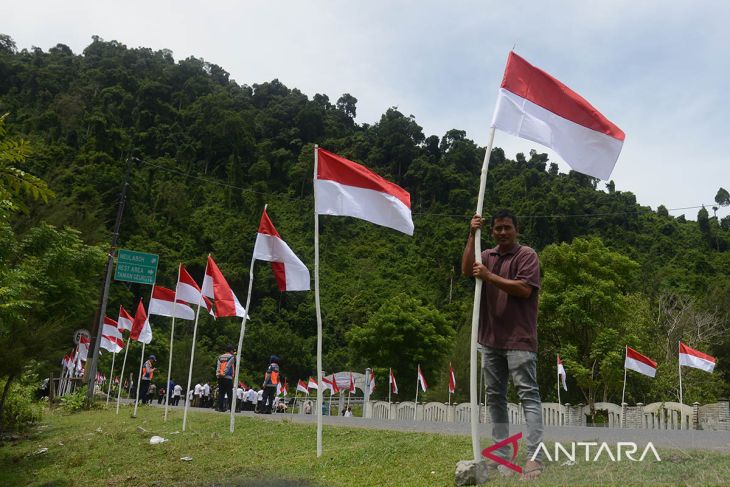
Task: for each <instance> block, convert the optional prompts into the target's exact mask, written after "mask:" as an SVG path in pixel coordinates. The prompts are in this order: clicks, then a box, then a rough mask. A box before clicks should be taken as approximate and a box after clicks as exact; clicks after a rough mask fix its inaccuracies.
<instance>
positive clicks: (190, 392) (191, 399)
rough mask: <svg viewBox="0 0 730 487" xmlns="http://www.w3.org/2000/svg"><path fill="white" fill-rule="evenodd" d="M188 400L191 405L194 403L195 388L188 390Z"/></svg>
mask: <svg viewBox="0 0 730 487" xmlns="http://www.w3.org/2000/svg"><path fill="white" fill-rule="evenodd" d="M188 402H190V404H191V405H192V404H193V390H192V389H190V390H189V391H188Z"/></svg>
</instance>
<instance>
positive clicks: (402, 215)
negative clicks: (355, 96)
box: [314, 149, 413, 235]
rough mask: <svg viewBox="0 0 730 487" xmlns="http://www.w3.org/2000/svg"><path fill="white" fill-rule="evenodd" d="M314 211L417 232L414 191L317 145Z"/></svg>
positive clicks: (407, 231)
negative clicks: (415, 226)
mask: <svg viewBox="0 0 730 487" xmlns="http://www.w3.org/2000/svg"><path fill="white" fill-rule="evenodd" d="M317 154H318V162H317V178H316V179H315V180H314V191H315V193H314V194H315V203H314V211H315V212H317V213H318V214H320V215H339V216H353V217H355V218H361V219H363V220H367V221H369V222H371V223H375V224H377V225H383V226H385V227H389V228H392V229H394V230H398V231H400V232H403V233H405V234H408V235H413V220H412V219H411V195H410V194H409V193H408V191H406V190H405V189H403V188H401V187H400V186H398V185H397V184H394V183H391V182H390V181H388V180H386V179H384V178H382V177H380V176H378V175H377V174H375V173H374V172H372V171H370V170H369V169H367V168H366V167H364V166H361V165H360V164H357V163H355V162H352V161H350V160H347V159H345V158H344V157H340V156H338V155H336V154H333V153H331V152H328V151H326V150H324V149H317Z"/></svg>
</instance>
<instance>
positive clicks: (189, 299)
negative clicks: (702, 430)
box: [175, 264, 215, 319]
mask: <svg viewBox="0 0 730 487" xmlns="http://www.w3.org/2000/svg"><path fill="white" fill-rule="evenodd" d="M179 275H180V278H179V279H178V281H177V285H176V286H175V299H176V300H177V301H178V302H180V301H183V302H185V303H190V304H194V305H197V304H201V305H205V307H206V308H207V309H208V314H210V315H211V316H212V317H213V319H215V310H214V309H213V302H212V301H211V300H210V299H208V298H207V297H206V296H203V293H202V292H201V291H200V286H198V283H197V282H195V279H193V278H192V276H191V275H190V274H189V273H188V271H187V269H185V266H184V265H182V264H180V274H179Z"/></svg>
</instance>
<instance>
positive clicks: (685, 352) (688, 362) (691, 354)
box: [679, 342, 717, 372]
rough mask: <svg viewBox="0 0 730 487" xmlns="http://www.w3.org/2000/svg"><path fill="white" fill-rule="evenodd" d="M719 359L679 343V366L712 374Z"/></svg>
mask: <svg viewBox="0 0 730 487" xmlns="http://www.w3.org/2000/svg"><path fill="white" fill-rule="evenodd" d="M716 362H717V359H716V358H715V357H712V356H710V355H707V354H706V353H702V352H700V351H699V350H695V349H694V348H690V347H688V346H687V345H685V344H684V343H682V342H679V365H684V366H686V367H694V368H695V369H700V370H704V371H705V372H712V371H713V370H714V369H715V363H716Z"/></svg>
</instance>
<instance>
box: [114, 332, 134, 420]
mask: <svg viewBox="0 0 730 487" xmlns="http://www.w3.org/2000/svg"><path fill="white" fill-rule="evenodd" d="M131 341H132V338H131V337H127V346H126V347H125V348H124V360H123V361H122V371H121V372H120V373H119V387H117V414H119V399H120V398H121V395H122V386H123V385H124V366H125V365H127V352H128V351H129V343H130V342H131Z"/></svg>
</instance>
